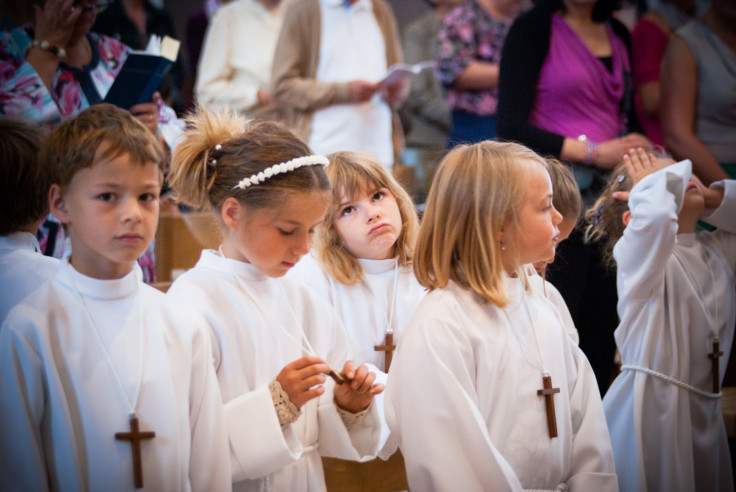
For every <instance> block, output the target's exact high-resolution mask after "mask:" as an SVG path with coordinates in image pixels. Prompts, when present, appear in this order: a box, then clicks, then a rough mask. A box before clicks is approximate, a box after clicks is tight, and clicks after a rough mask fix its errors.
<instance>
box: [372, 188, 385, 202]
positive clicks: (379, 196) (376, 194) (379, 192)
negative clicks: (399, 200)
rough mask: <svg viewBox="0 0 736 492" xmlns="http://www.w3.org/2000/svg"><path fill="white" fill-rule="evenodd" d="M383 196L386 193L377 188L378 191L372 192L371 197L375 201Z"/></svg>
mask: <svg viewBox="0 0 736 492" xmlns="http://www.w3.org/2000/svg"><path fill="white" fill-rule="evenodd" d="M384 196H386V193H385V192H383V191H382V190H379V191H377V192H375V193H373V199H374V200H376V201H378V200H380V199H381V198H383V197H384Z"/></svg>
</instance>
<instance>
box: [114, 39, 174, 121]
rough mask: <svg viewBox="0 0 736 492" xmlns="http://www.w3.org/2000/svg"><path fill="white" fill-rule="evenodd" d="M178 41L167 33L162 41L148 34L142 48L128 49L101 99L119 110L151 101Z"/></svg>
mask: <svg viewBox="0 0 736 492" xmlns="http://www.w3.org/2000/svg"><path fill="white" fill-rule="evenodd" d="M179 44H180V43H179V41H177V40H176V39H174V38H170V37H169V36H164V39H162V40H159V38H158V37H157V36H151V41H150V42H149V43H148V47H147V48H146V50H145V51H131V52H130V53H129V54H128V58H126V60H125V63H123V68H122V69H120V72H119V73H118V75H117V77H115V81H114V82H113V84H112V86H111V87H110V90H109V91H107V94H106V95H105V102H106V103H110V104H114V105H115V106H118V107H120V108H123V109H130V107H131V106H134V105H136V104H139V103H144V102H151V99H153V93H154V92H156V91H157V90H158V89H159V87H161V84H162V83H163V81H164V79H165V78H166V76H167V75H168V73H169V72H170V71H171V67H173V66H174V62H175V61H176V56H177V54H178V53H179Z"/></svg>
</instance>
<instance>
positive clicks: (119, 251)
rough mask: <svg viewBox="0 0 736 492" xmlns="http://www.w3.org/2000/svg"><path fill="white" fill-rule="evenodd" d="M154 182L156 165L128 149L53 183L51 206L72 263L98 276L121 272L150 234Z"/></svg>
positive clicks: (154, 205)
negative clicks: (65, 237) (68, 243)
mask: <svg viewBox="0 0 736 492" xmlns="http://www.w3.org/2000/svg"><path fill="white" fill-rule="evenodd" d="M160 188H161V179H160V174H159V168H158V166H157V165H156V164H155V163H153V162H149V163H146V164H144V165H140V164H136V163H134V162H132V161H131V160H130V157H129V156H128V154H122V155H119V156H117V157H115V158H112V159H109V158H108V159H100V160H97V159H96V160H95V163H94V164H93V165H92V167H91V168H88V169H82V170H81V171H79V172H78V173H76V174H75V175H74V177H73V178H72V180H71V182H70V183H69V185H68V186H67V187H66V188H65V189H63V190H62V189H61V188H60V187H59V185H53V186H52V187H51V190H50V197H49V198H50V200H49V201H50V204H51V212H52V213H53V214H54V215H55V216H56V218H57V219H59V221H60V222H61V223H62V224H65V225H66V227H67V232H68V234H69V236H70V238H71V242H72V256H71V259H70V261H71V263H72V265H73V266H74V268H76V269H77V270H78V271H79V272H80V273H82V274H84V275H87V276H89V277H93V278H99V279H115V278H121V277H123V276H125V275H127V274H128V273H129V272H130V270H131V268H132V267H133V262H134V261H136V259H137V258H138V257H139V256H141V254H142V253H143V252H144V251H145V250H146V248H148V245H149V244H151V241H152V240H153V237H154V235H155V234H156V227H157V225H158V197H159V192H160Z"/></svg>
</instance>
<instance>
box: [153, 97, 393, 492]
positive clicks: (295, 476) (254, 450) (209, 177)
mask: <svg viewBox="0 0 736 492" xmlns="http://www.w3.org/2000/svg"><path fill="white" fill-rule="evenodd" d="M188 123H189V130H187V132H186V133H185V137H186V138H185V139H184V141H182V142H181V143H180V144H179V146H178V147H177V149H176V151H175V152H174V156H173V159H172V172H171V175H170V183H171V186H172V189H173V190H174V193H175V195H176V196H177V198H178V199H179V200H181V201H183V202H184V203H187V204H188V205H190V206H192V207H194V208H209V209H210V210H213V211H214V212H215V213H216V215H217V217H218V220H219V221H220V222H221V224H222V226H223V231H224V233H223V243H222V245H221V246H220V248H219V251H213V250H205V251H203V252H202V256H201V257H200V260H199V261H198V262H197V264H196V265H195V267H194V268H192V269H191V270H189V271H188V272H186V273H184V274H183V275H181V276H180V277H179V278H177V279H176V281H175V282H174V283H173V285H172V286H171V288H170V289H169V291H168V293H167V295H169V296H171V297H173V298H175V299H177V300H179V301H181V302H182V303H183V304H187V305H189V306H192V307H194V308H195V309H196V310H197V311H198V312H200V313H202V314H204V316H205V317H206V318H207V320H208V321H209V324H210V327H211V330H212V335H213V338H214V340H215V342H216V343H215V344H214V349H215V366H216V371H217V378H218V381H219V383H220V390H221V392H222V397H223V402H224V407H225V415H226V419H227V426H228V435H229V440H230V452H231V462H232V481H233V489H234V490H237V491H264V490H272V491H287V490H288V491H305V492H311V491H324V490H325V478H324V475H323V469H322V462H321V456H328V457H339V458H343V459H350V460H354V461H362V460H367V459H371V458H373V457H375V455H376V453H377V452H378V444H379V436H380V422H379V416H378V409H377V407H376V405H375V404H373V399H374V398H373V395H374V394H375V393H380V392H381V391H382V390H383V386H381V385H374V384H373V381H374V378H375V375H374V374H372V373H370V372H368V370H367V368H366V366H360V367H358V368H355V366H354V364H353V363H352V362H351V361H349V360H348V359H350V357H351V351H350V346H349V343H348V340H347V337H346V336H345V331H344V328H343V326H342V324H341V323H340V321H339V320H338V319H337V317H336V316H335V313H334V311H333V310H332V308H331V307H330V306H329V305H328V304H327V303H325V302H324V301H323V300H321V299H320V298H319V297H318V296H317V295H316V294H315V293H314V292H312V291H311V290H309V289H308V288H306V287H305V286H303V285H302V284H300V283H299V282H297V281H295V280H293V279H290V278H283V277H284V275H285V274H286V272H287V271H288V270H289V269H291V268H292V267H293V266H294V264H295V263H296V262H297V261H298V260H299V258H300V257H301V256H302V255H304V254H305V253H307V251H308V250H309V240H310V238H311V235H312V232H313V231H314V228H315V226H316V224H317V223H319V222H321V221H322V218H323V217H324V213H325V209H326V207H327V196H326V195H327V193H328V189H329V182H328V181H327V178H326V176H325V174H324V170H323V169H322V168H323V166H324V165H326V164H328V163H329V161H328V160H327V159H326V158H325V157H324V156H314V155H310V154H311V151H310V150H309V148H308V146H307V145H306V144H305V143H304V142H302V141H301V140H300V139H299V138H297V137H296V135H294V134H293V133H292V132H291V131H290V130H288V129H286V128H284V127H283V126H280V125H278V124H276V123H271V122H261V123H257V124H253V125H252V126H248V125H247V124H246V122H245V120H244V118H243V117H242V116H240V115H237V114H234V113H229V112H225V111H221V112H211V111H206V110H204V109H203V108H200V110H199V111H198V112H197V113H196V114H194V115H192V116H191V117H190V118H189V119H188ZM203 177H204V178H206V179H204V180H203V179H202V178H203ZM346 361H348V362H346ZM343 364H344V365H343ZM331 368H334V369H332V370H333V371H337V370H340V368H343V369H342V371H341V372H342V373H343V374H344V375H345V376H346V377H347V378H349V379H352V381H349V382H346V383H343V384H340V385H339V386H338V385H336V384H335V382H334V381H333V380H332V379H329V378H327V377H326V376H325V374H326V373H328V372H329V371H330V369H331Z"/></svg>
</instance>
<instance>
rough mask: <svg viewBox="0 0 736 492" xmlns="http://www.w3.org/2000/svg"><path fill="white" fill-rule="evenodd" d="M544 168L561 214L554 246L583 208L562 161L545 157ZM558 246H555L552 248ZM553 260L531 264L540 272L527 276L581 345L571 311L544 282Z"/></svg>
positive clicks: (572, 225) (569, 228)
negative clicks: (558, 312) (553, 306)
mask: <svg viewBox="0 0 736 492" xmlns="http://www.w3.org/2000/svg"><path fill="white" fill-rule="evenodd" d="M545 167H546V168H547V172H548V173H549V177H550V180H551V181H552V193H553V196H552V206H553V207H555V210H557V211H558V212H559V213H560V214H561V215H562V221H561V222H560V223H559V224H558V225H557V229H558V230H559V234H558V235H557V246H559V245H560V243H561V242H562V241H564V240H565V239H567V238H568V237H569V236H570V233H571V232H572V230H573V229H574V228H575V226H576V225H577V223H578V221H579V220H580V215H581V213H582V211H583V199H582V197H581V196H580V188H578V185H577V183H576V182H575V177H574V176H573V174H572V172H571V171H570V170H569V169H568V168H567V166H566V165H565V164H563V163H562V162H560V161H558V160H557V159H549V158H548V159H546V160H545ZM556 250H557V248H555V251H556ZM554 261H555V256H554V255H552V256H551V257H549V258H546V259H544V260H542V261H538V262H536V263H534V270H535V271H536V272H537V273H538V274H539V275H537V276H535V275H532V276H531V277H530V278H531V280H532V284H534V285H535V286H538V287H539V288H541V289H542V292H544V295H545V296H546V297H547V299H549V300H550V301H552V304H554V305H555V306H557V309H559V310H560V315H561V316H562V319H563V321H564V323H565V331H566V332H567V334H568V335H569V337H570V338H572V339H573V340H574V341H575V343H576V344H578V345H579V344H580V335H579V334H578V330H577V328H575V323H574V322H573V320H572V316H571V315H570V310H569V309H568V307H567V303H565V299H564V298H563V297H562V294H560V291H559V290H557V287H555V286H554V285H553V284H552V283H550V282H549V281H547V279H546V278H545V273H546V270H547V265H549V264H550V263H553V262H554Z"/></svg>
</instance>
